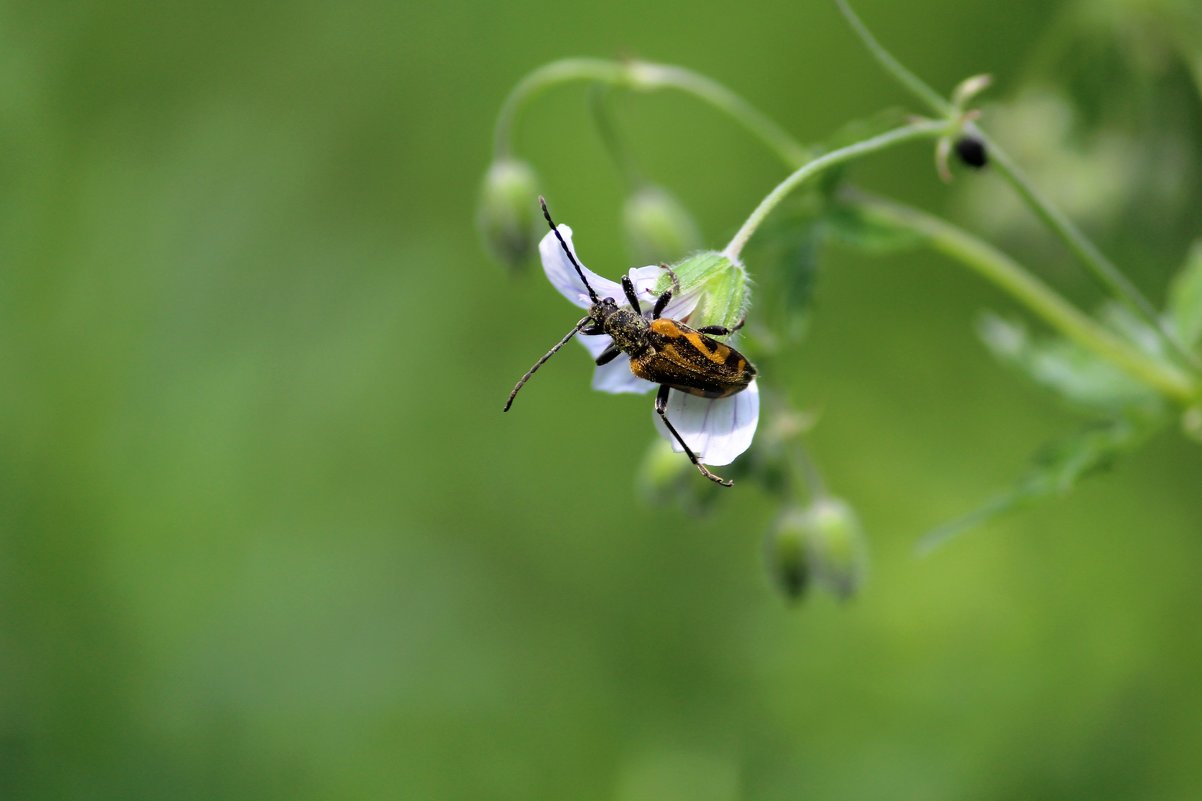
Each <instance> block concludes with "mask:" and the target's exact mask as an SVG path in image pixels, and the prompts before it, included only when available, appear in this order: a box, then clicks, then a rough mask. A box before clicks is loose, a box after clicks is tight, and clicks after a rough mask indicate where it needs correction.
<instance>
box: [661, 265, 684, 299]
mask: <svg viewBox="0 0 1202 801" xmlns="http://www.w3.org/2000/svg"><path fill="white" fill-rule="evenodd" d="M659 266H660V267H662V268H663V269H665V270H667V271H668V275H670V276H672V288H673V289H675V290H676V292H677V294H679V293H680V279H679V278H677V277H676V271H675V270H673V269H672V268H671V267H669V266H668V265H667V264H664V263H663V262H662V261H661V262H660V263H659Z"/></svg>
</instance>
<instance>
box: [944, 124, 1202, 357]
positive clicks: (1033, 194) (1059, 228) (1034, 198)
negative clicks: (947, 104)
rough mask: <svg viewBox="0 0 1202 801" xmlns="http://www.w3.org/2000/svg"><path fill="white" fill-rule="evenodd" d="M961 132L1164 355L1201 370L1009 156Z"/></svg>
mask: <svg viewBox="0 0 1202 801" xmlns="http://www.w3.org/2000/svg"><path fill="white" fill-rule="evenodd" d="M965 129H966V130H968V131H970V132H971V133H973V134H974V135H976V136H978V137H980V138H981V141H982V142H984V143H985V148H986V151H987V152H988V153H989V160H990V162H991V163H992V164H993V166H994V169H996V170H997V172H998V174H999V175H1001V176H1002V178H1003V179H1005V180H1006V182H1007V183H1009V184H1010V186H1011V187H1013V188H1014V191H1015V192H1017V193H1018V195H1019V197H1021V198H1022V199H1023V200H1024V201H1026V203H1027V205H1028V206H1030V207H1031V209H1032V210H1033V211H1034V212H1035V215H1036V216H1037V217H1039V219H1040V220H1042V221H1043V223H1044V224H1045V225H1047V226H1048V227H1049V228H1050V229H1052V231H1054V232H1055V233H1056V235H1057V236H1058V237H1060V239H1061V241H1063V242H1064V244H1065V245H1067V246H1068V248H1069V250H1071V251H1072V253H1073V255H1074V256H1076V257H1077V260H1078V261H1080V262H1081V263H1082V264H1083V265H1085V268H1086V269H1087V271H1088V272H1089V274H1090V275H1091V276H1092V277H1093V279H1094V280H1095V281H1096V282H1097V283H1098V284H1099V285H1100V286H1101V287H1102V288H1103V289H1104V290H1107V291H1109V292H1110V293H1111V294H1112V295H1113V296H1115V297H1116V298H1118V299H1119V300H1120V301H1121V302H1122V303H1123V304H1124V305H1125V306H1126V307H1127V308H1128V309H1130V310H1131V311H1133V312H1134V313H1135V314H1136V315H1137V316H1139V317H1142V318H1143V319H1144V321H1145V322H1147V323H1148V325H1149V326H1150V327H1151V328H1152V329H1153V330H1154V331H1156V332H1157V334H1158V335H1159V337H1160V339H1161V340H1162V341H1163V342H1164V344H1165V345H1167V346H1168V353H1170V354H1172V356H1173V357H1175V358H1176V359H1178V360H1179V361H1181V362H1182V364H1184V365H1187V366H1188V367H1190V368H1191V369H1193V370H1198V369H1199V368H1202V364H1200V363H1199V362H1198V359H1197V357H1195V356H1194V355H1193V354H1191V353H1190V352H1189V351H1188V350H1186V349H1185V347H1183V346H1182V345H1181V344H1180V343H1179V342H1178V341H1177V338H1176V336H1175V335H1174V334H1173V332H1172V331H1170V330H1169V328H1168V327H1167V326H1166V324H1165V322H1164V320H1162V319H1161V317H1160V315H1159V314H1158V313H1157V311H1156V307H1155V306H1153V305H1152V303H1151V301H1149V300H1148V299H1147V298H1146V297H1144V296H1143V294H1141V293H1140V291H1139V290H1138V289H1137V288H1136V287H1135V285H1134V284H1132V283H1131V281H1130V280H1128V278H1127V276H1125V275H1124V274H1123V273H1122V271H1121V270H1119V268H1118V267H1116V266H1115V265H1114V263H1113V262H1111V261H1110V260H1109V259H1107V258H1106V257H1105V256H1104V255H1102V252H1101V251H1100V250H1098V248H1097V246H1096V245H1094V243H1093V242H1091V241H1090V240H1089V238H1088V237H1086V236H1085V234H1083V233H1082V232H1081V229H1080V228H1078V227H1077V226H1076V225H1074V224H1073V221H1072V220H1070V219H1069V218H1068V217H1067V216H1065V214H1064V212H1062V211H1061V210H1060V209H1059V208H1057V207H1056V206H1055V205H1053V204H1052V202H1051V201H1049V200H1048V199H1047V198H1046V197H1044V196H1043V194H1041V193H1040V192H1039V190H1038V189H1036V188H1035V186H1034V184H1032V183H1031V181H1030V180H1028V178H1027V177H1026V176H1025V175H1024V174H1023V173H1022V171H1021V170H1020V169H1019V168H1018V165H1016V164H1015V163H1014V162H1013V161H1011V160H1010V156H1008V155H1007V154H1006V152H1005V151H1004V150H1002V149H1001V148H1000V147H998V145H997V143H996V142H994V141H993V140H991V139H990V138H989V137H988V136H986V135H985V133H984V132H983V131H981V130H980V129H979V128H977V127H976V126H975V125H972V124H969V125H968V126H966V128H965Z"/></svg>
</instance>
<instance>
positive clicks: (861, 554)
mask: <svg viewBox="0 0 1202 801" xmlns="http://www.w3.org/2000/svg"><path fill="white" fill-rule="evenodd" d="M867 563H868V551H867V547H866V544H865V541H864V534H863V531H862V530H861V529H860V524H859V521H857V520H856V516H855V513H854V512H853V511H852V509H851V507H850V506H849V505H848V504H847V503H846V502H844V501H842V500H839V499H838V498H822V499H819V500H818V501H815V502H814V503H813V504H812V505H810V506H808V507H806V508H804V509H803V508H800V507H792V508H789V509H786V510H785V512H784V513H783V514H782V515H781V516H780V518H779V519H778V520H777V522H776V524H775V525H774V526H773V528H772V530H771V532H770V533H769V536H768V570H769V572H770V573H771V575H772V578H773V579H774V580H775V581H776V583H777V585H778V586H779V587H780V588H781V591H782V592H784V594H785V595H786V596H787V597H788V598H789V599H790V600H794V599H796V598H799V597H800V596H801V594H802V593H803V592H805V590H806V587H807V586H808V585H809V584H810V583H811V582H812V583H814V584H815V585H817V586H819V587H822V588H823V589H826V590H827V591H829V592H831V593H833V594H834V595H836V596H838V597H839V598H840V599H847V598H850V597H851V596H852V595H854V594H855V591H856V589H857V588H858V587H859V586H860V584H861V583H862V581H863V578H864V573H865V570H866V567H867Z"/></svg>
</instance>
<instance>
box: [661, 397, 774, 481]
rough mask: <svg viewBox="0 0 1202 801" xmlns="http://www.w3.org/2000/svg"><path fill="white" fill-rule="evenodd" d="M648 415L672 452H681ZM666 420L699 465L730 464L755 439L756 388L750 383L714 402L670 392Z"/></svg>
mask: <svg viewBox="0 0 1202 801" xmlns="http://www.w3.org/2000/svg"><path fill="white" fill-rule="evenodd" d="M652 414H653V415H654V416H655V427H656V428H657V429H658V430H659V433H660V436H662V437H663V438H664V439H666V440H668V442H670V443H672V450H674V451H676V452H677V453H683V452H684V449H683V448H681V447H680V443H679V442H677V441H676V437H674V436H672V434H671V432H669V431H668V429H667V427H665V426H664V423H663V421H662V420H660V418H659V415H658V414H655V413H654V412H652ZM668 419H669V420H671V421H672V425H673V426H674V427H675V428H676V430H677V431H679V432H680V436H682V437H684V440H685V442H687V443H689V447H690V448H691V449H692V450H693V453H695V454H697V458H698V459H699V460H700V461H701V462H703V463H704V464H708V465H714V466H718V465H724V464H730V463H731V462H733V461H734V460H735V458H736V457H738V455H739V454H741V453H742V452H743V451H745V450H747V449H748V448H749V447H750V446H751V440H752V437H754V436H755V427H756V424H757V423H759V419H760V388H759V387H758V386H757V385H756V382H755V381H752V382H751V384H749V385H748V387H747V389H745V390H743V391H742V392H740V393H739V394H737V395H732V396H730V397H729V398H719V399H718V400H709V399H707V398H699V397H697V396H696V395H688V394H686V393H684V392H678V391H676V390H672V392H671V393H670V394H669V395H668Z"/></svg>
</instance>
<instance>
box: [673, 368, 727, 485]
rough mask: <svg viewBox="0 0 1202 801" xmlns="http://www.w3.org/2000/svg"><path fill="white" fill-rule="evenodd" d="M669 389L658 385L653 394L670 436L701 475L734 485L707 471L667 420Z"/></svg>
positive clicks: (718, 482)
mask: <svg viewBox="0 0 1202 801" xmlns="http://www.w3.org/2000/svg"><path fill="white" fill-rule="evenodd" d="M670 391H671V387H667V386H664V385H660V388H659V392H657V393H656V394H655V413H656V414H658V415H659V419H661V420H663V421H664V425H665V426H667V427H668V431H670V432H672V436H674V437H676V441H677V442H679V443H680V446H681V447H682V448H684V452H685V455H686V456H688V457H689V461H690V462H692V463H693V466H694V467H696V468H697V469H698V470H700V471H701V475H703V476H705V477H706V478H708V479H709V480H710V481H712V482H714V483H715V484H721V485H722V486H724V487H732V486H734V482H733V481H728V480H726V479H724V478H722V476H716V475H714V474H713V473H711V472H710V471H709V468H708V467H706V466H705V465H703V464H702V463H701V462H700V461H698V459H697V454H695V453H693V449H692V448H690V447H689V443H687V442H685V441H684V437H682V436H680V432H678V431H677V430H676V427H675V426H673V425H672V423H671V421H669V420H668V393H669V392H670Z"/></svg>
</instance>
